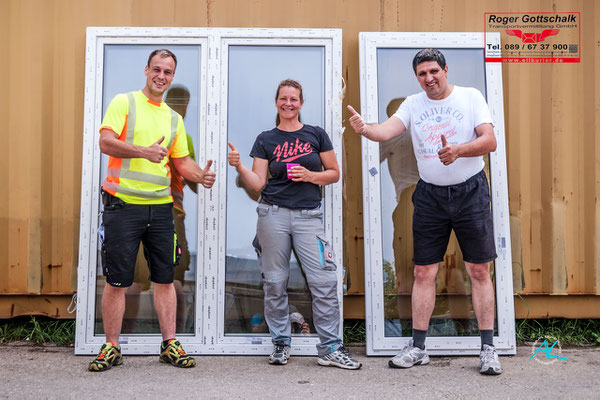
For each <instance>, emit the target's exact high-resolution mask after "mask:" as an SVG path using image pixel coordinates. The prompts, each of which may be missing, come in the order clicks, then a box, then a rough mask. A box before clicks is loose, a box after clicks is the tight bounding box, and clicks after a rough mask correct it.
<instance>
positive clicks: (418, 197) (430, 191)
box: [412, 170, 497, 265]
mask: <svg viewBox="0 0 600 400" xmlns="http://www.w3.org/2000/svg"><path fill="white" fill-rule="evenodd" d="M412 201H413V204H414V206H415V209H414V214H413V238H414V258H413V262H414V263H415V264H416V265H429V264H435V263H438V262H440V261H442V260H443V259H444V254H445V253H446V249H447V247H448V241H449V239H450V234H451V232H452V230H453V229H454V233H455V234H456V237H457V239H458V243H459V245H460V249H461V251H462V253H463V259H464V260H465V261H467V262H470V263H474V264H481V263H485V262H488V261H492V260H494V259H495V258H496V257H497V254H496V245H495V244H494V224H493V220H492V210H491V208H490V190H489V186H488V181H487V177H486V176H485V172H484V171H483V170H482V171H481V172H479V173H477V174H475V175H473V176H472V177H471V178H469V179H467V180H466V181H465V182H463V183H459V184H457V185H450V186H437V185H432V184H430V183H426V182H424V181H423V180H419V182H418V183H417V187H416V189H415V192H414V193H413V196H412Z"/></svg>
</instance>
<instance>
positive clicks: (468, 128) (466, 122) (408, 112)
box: [393, 85, 493, 186]
mask: <svg viewBox="0 0 600 400" xmlns="http://www.w3.org/2000/svg"><path fill="white" fill-rule="evenodd" d="M393 116H394V117H396V118H400V120H401V121H402V123H404V126H405V127H406V128H407V129H408V130H409V132H410V134H411V136H412V141H413V148H414V151H415V157H416V159H417V166H418V168H419V176H420V177H421V179H423V180H424V181H425V182H427V183H431V184H434V185H440V186H448V185H456V184H458V183H461V182H464V181H466V180H467V179H469V178H470V177H472V176H473V175H475V174H476V173H478V172H479V171H481V170H482V169H483V166H484V161H483V156H479V157H461V158H458V159H457V160H456V161H454V162H453V163H452V164H450V165H444V164H442V163H441V162H440V159H439V156H438V151H439V150H440V149H441V148H442V139H441V135H442V134H444V135H445V136H446V140H447V141H448V143H450V144H453V145H458V144H463V143H468V142H472V141H473V140H475V139H476V138H477V134H476V133H475V127H476V126H478V125H481V124H484V123H490V124H493V121H492V115H491V113H490V109H489V108H488V105H487V103H486V102H485V99H484V98H483V95H482V94H481V92H479V90H477V89H475V88H466V87H460V86H456V85H455V86H454V87H453V89H452V92H451V93H450V95H449V96H448V97H446V98H444V99H441V100H431V99H430V98H429V97H427V94H426V93H425V92H421V93H418V94H415V95H412V96H408V97H407V98H406V100H405V101H404V102H403V103H402V104H401V105H400V108H398V111H396V113H395V114H394V115H393Z"/></svg>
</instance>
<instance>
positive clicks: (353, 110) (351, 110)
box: [347, 104, 360, 115]
mask: <svg viewBox="0 0 600 400" xmlns="http://www.w3.org/2000/svg"><path fill="white" fill-rule="evenodd" d="M347 107H348V111H350V113H352V115H360V114H359V113H358V112H356V110H355V109H354V107H352V106H351V105H350V104H348V106H347Z"/></svg>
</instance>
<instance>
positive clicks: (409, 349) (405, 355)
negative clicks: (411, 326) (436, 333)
mask: <svg viewBox="0 0 600 400" xmlns="http://www.w3.org/2000/svg"><path fill="white" fill-rule="evenodd" d="M425 364H429V355H428V354H427V351H425V350H421V349H420V348H418V347H415V346H413V340H412V339H410V341H409V342H408V344H407V345H406V346H404V348H403V349H402V351H401V352H400V353H398V355H397V356H396V357H394V358H392V359H391V360H390V361H389V362H388V365H389V366H390V367H392V368H410V367H412V366H413V365H425Z"/></svg>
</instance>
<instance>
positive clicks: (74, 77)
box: [0, 0, 600, 318]
mask: <svg viewBox="0 0 600 400" xmlns="http://www.w3.org/2000/svg"><path fill="white" fill-rule="evenodd" d="M509 11H510V12H541V11H547V12H552V11H579V12H581V19H582V24H581V26H582V30H581V49H582V51H581V52H582V62H581V63H580V64H569V65H565V64H545V65H540V64H519V65H506V64H505V65H504V66H503V75H504V76H503V77H504V95H505V118H506V135H507V149H508V168H509V171H508V172H509V200H510V210H511V229H512V241H513V243H512V248H513V258H514V278H515V279H514V282H515V292H517V293H521V294H528V295H533V294H546V295H547V294H570V295H574V294H582V295H598V294H600V206H599V204H598V197H599V195H600V136H599V135H598V133H599V128H600V78H599V76H600V50H599V47H600V45H599V43H600V4H599V3H598V2H595V1H584V0H580V1H573V0H565V1H558V0H557V1H552V2H549V1H542V0H538V1H534V0H518V1H517V0H509V1H506V0H503V1H481V2H470V1H467V0H454V1H450V0H430V1H399V0H397V1H392V0H379V1H376V0H373V1H364V0H335V1H327V2H323V1H321V0H298V1H294V2H281V1H276V0H258V1H247V0H227V1H211V0H204V1H199V0H174V1H170V2H165V1H164V0H144V1H139V0H103V1H98V0H87V1H81V0H63V1H59V0H56V1H44V0H4V1H2V2H0V54H2V55H4V60H3V62H2V63H0V76H2V77H3V81H4V87H5V89H7V90H5V92H4V93H5V94H4V95H3V96H2V97H1V98H0V110H2V111H1V112H2V121H4V129H3V130H2V138H3V141H4V143H7V144H8V147H7V151H6V155H5V157H3V158H2V160H1V161H0V163H1V164H0V171H1V172H0V176H1V177H2V186H3V187H4V188H5V190H4V193H5V195H4V196H1V198H0V318H3V317H10V316H14V315H20V314H27V313H46V314H48V315H52V316H59V317H65V316H68V314H66V312H65V309H66V305H67V304H68V302H69V300H70V298H69V297H70V296H65V295H70V294H72V293H73V292H74V291H75V289H76V263H77V251H78V235H79V232H78V226H79V201H80V177H81V174H80V166H81V148H82V138H81V133H82V130H83V118H82V111H83V95H84V51H85V28H86V27H87V26H202V27H225V26H227V27H302V28H341V29H343V35H344V36H343V37H344V39H343V57H344V60H343V64H344V70H343V71H342V74H343V77H344V79H345V81H346V83H347V92H346V99H345V102H344V104H354V105H358V104H359V79H358V76H359V74H358V33H359V32H361V31H364V32H369V31H405V32H408V31H482V30H483V28H484V13H485V12H509ZM346 116H347V115H346ZM344 146H345V154H344V158H345V165H344V197H345V203H344V215H345V221H344V223H345V243H346V248H345V249H344V252H345V253H344V262H345V265H346V266H347V267H348V268H349V270H350V274H351V277H352V286H351V288H350V292H349V295H348V296H346V307H345V314H346V316H348V317H361V316H364V307H363V304H364V298H363V296H362V294H363V293H364V273H363V265H364V262H363V250H362V249H363V240H362V238H363V234H362V232H363V228H362V197H361V190H362V185H361V166H360V164H359V163H358V162H355V161H357V160H359V154H360V140H359V138H358V137H357V136H356V135H354V134H352V133H350V134H347V135H346V136H345V139H344ZM349 161H352V162H349ZM29 295H38V296H29ZM528 298H530V299H532V300H533V299H535V298H536V296H528ZM550 298H552V300H549V299H550ZM599 299H600V296H569V297H568V298H567V297H564V296H560V297H557V296H542V297H539V298H538V301H537V304H538V305H539V307H538V308H536V310H537V311H535V312H533V314H530V316H544V315H565V316H571V317H577V316H584V315H586V316H595V317H600V307H598V304H600V302H599V301H598V300H599ZM557 301H558V302H557ZM530 304H532V303H531V302H530ZM525 314H526V312H525V311H523V307H522V305H521V306H520V305H519V303H518V302H517V315H518V316H524V315H525ZM538 314H539V315H538Z"/></svg>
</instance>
